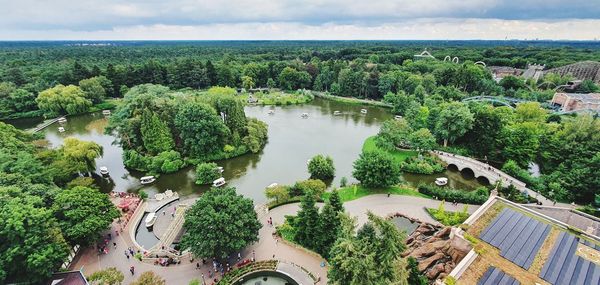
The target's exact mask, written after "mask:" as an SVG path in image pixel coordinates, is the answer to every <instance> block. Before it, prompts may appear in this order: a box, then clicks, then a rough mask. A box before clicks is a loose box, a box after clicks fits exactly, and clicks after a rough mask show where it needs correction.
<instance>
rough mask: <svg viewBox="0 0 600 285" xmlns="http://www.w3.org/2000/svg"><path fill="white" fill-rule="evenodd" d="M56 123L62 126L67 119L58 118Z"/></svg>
mask: <svg viewBox="0 0 600 285" xmlns="http://www.w3.org/2000/svg"><path fill="white" fill-rule="evenodd" d="M58 122H59V123H61V124H64V123H66V122H67V118H65V117H60V118H58Z"/></svg>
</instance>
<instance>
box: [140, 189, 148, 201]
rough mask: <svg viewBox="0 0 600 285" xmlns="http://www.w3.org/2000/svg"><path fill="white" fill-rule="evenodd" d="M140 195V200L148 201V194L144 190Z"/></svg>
mask: <svg viewBox="0 0 600 285" xmlns="http://www.w3.org/2000/svg"><path fill="white" fill-rule="evenodd" d="M138 195H139V196H140V198H142V200H146V199H148V193H146V191H144V190H140V192H138Z"/></svg>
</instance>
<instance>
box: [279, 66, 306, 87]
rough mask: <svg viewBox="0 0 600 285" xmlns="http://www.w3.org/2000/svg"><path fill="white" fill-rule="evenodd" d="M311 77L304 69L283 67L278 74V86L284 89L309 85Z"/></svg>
mask: <svg viewBox="0 0 600 285" xmlns="http://www.w3.org/2000/svg"><path fill="white" fill-rule="evenodd" d="M310 83H311V77H310V74H308V72H306V71H298V70H296V69H295V68H293V67H286V68H284V69H283V70H282V71H281V73H280V74H279V86H280V87H281V88H283V89H286V90H296V89H301V88H308V87H310Z"/></svg>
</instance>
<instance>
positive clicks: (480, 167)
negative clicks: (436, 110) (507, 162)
mask: <svg viewBox="0 0 600 285" xmlns="http://www.w3.org/2000/svg"><path fill="white" fill-rule="evenodd" d="M433 153H434V154H436V155H437V156H438V157H439V158H440V159H441V160H443V161H444V162H446V163H447V164H448V167H451V166H452V165H453V166H455V167H456V168H458V170H459V171H461V172H468V171H471V172H473V176H474V177H475V178H476V179H477V180H479V181H482V180H487V182H489V183H490V184H492V185H493V184H495V183H496V182H498V181H500V182H502V185H503V186H508V185H511V184H512V185H513V186H515V188H517V190H519V191H521V192H525V193H527V194H528V195H529V196H531V197H534V198H536V199H538V200H539V201H540V202H542V203H543V204H544V205H553V204H554V201H552V200H550V199H548V198H546V197H544V196H542V195H541V194H539V193H538V192H536V191H534V190H531V189H529V188H527V185H526V184H525V183H524V182H522V181H519V180H518V179H516V178H514V177H512V176H510V175H508V174H506V173H504V172H503V171H502V170H499V169H496V168H494V167H493V166H491V165H489V164H487V163H484V162H481V161H478V160H476V159H473V158H470V157H466V156H461V155H458V154H452V153H447V152H443V151H437V150H436V151H433ZM558 204H560V206H561V207H568V208H573V205H571V204H562V203H558ZM557 206H559V205H557Z"/></svg>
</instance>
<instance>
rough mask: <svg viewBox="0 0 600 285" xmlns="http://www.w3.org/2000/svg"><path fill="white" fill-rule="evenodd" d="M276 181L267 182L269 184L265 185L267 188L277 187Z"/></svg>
mask: <svg viewBox="0 0 600 285" xmlns="http://www.w3.org/2000/svg"><path fill="white" fill-rule="evenodd" d="M277 185H278V184H277V183H271V184H269V186H267V188H273V187H277Z"/></svg>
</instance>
